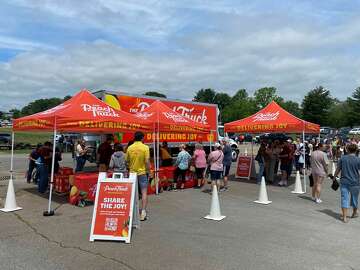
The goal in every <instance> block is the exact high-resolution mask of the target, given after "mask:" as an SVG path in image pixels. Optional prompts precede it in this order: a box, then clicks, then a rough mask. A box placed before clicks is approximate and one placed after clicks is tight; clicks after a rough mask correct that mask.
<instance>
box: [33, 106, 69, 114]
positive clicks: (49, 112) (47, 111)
mask: <svg viewBox="0 0 360 270" xmlns="http://www.w3.org/2000/svg"><path fill="white" fill-rule="evenodd" d="M68 106H69V105H67V104H66V105H64V104H60V105H58V106H56V107H54V108H51V109H48V110H46V111H44V112H41V113H39V114H40V115H46V114H51V113H54V112H56V111H58V110H62V109H65V108H66V107H68Z"/></svg>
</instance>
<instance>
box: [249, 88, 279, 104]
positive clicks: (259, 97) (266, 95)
mask: <svg viewBox="0 0 360 270" xmlns="http://www.w3.org/2000/svg"><path fill="white" fill-rule="evenodd" d="M254 100H255V104H256V107H257V108H258V109H262V108H264V107H265V106H266V105H268V104H269V103H270V102H271V101H273V100H274V101H276V102H277V103H281V102H282V101H283V100H284V99H283V98H281V97H279V96H278V95H276V88H275V87H263V88H260V89H258V90H256V91H255V93H254Z"/></svg>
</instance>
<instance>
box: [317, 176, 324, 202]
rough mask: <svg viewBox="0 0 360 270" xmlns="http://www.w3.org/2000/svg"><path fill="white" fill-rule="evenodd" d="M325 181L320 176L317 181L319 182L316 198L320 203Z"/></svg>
mask: <svg viewBox="0 0 360 270" xmlns="http://www.w3.org/2000/svg"><path fill="white" fill-rule="evenodd" d="M323 180H324V177H322V176H318V179H317V181H316V190H315V197H316V198H317V199H318V201H319V200H320V195H321V186H322V182H323ZM320 201H321V200H320Z"/></svg>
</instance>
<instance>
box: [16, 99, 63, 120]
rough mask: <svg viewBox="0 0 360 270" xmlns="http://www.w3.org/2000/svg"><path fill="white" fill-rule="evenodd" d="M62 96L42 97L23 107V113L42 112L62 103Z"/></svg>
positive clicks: (24, 114)
mask: <svg viewBox="0 0 360 270" xmlns="http://www.w3.org/2000/svg"><path fill="white" fill-rule="evenodd" d="M62 102H63V100H62V99H61V98H42V99H37V100H35V101H32V102H30V103H29V104H28V105H26V106H25V107H23V108H22V109H21V115H22V116H26V115H31V114H34V113H38V112H42V111H45V110H48V109H50V108H53V107H55V106H57V105H59V104H61V103H62Z"/></svg>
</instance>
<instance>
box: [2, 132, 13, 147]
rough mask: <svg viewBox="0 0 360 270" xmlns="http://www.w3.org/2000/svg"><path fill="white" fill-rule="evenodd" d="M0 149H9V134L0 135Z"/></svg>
mask: <svg viewBox="0 0 360 270" xmlns="http://www.w3.org/2000/svg"><path fill="white" fill-rule="evenodd" d="M0 148H6V149H11V135H10V134H9V133H0Z"/></svg>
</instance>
